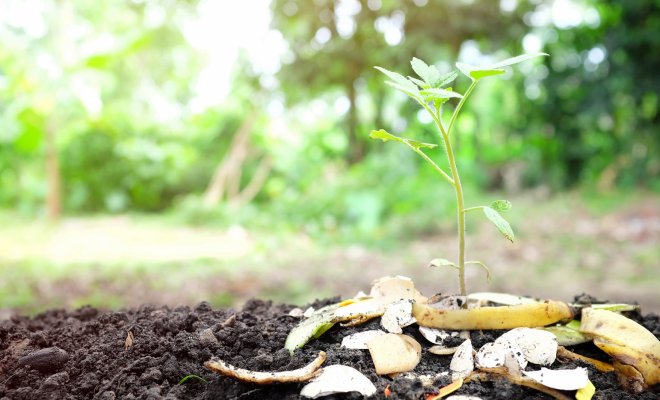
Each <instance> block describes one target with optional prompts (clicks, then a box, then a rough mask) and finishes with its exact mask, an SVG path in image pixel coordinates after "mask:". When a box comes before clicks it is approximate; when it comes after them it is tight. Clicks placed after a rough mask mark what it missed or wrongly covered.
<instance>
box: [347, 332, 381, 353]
mask: <svg viewBox="0 0 660 400" xmlns="http://www.w3.org/2000/svg"><path fill="white" fill-rule="evenodd" d="M384 334H385V332H383V331H381V330H379V329H373V330H370V331H362V332H358V333H354V334H352V335H348V336H344V338H343V339H342V340H341V347H345V348H347V349H354V350H367V349H368V347H367V343H369V342H370V341H372V340H373V339H375V338H377V337H378V336H381V335H384Z"/></svg>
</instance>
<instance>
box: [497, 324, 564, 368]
mask: <svg viewBox="0 0 660 400" xmlns="http://www.w3.org/2000/svg"><path fill="white" fill-rule="evenodd" d="M498 341H499V342H503V341H508V342H510V343H515V344H517V345H518V347H520V349H521V350H522V352H523V355H524V356H525V359H526V360H527V361H529V362H531V363H533V364H539V365H550V364H552V363H553V362H555V358H556V357H557V337H556V336H555V335H554V334H552V333H551V332H547V331H544V330H540V329H532V328H515V329H512V330H510V331H508V332H506V333H505V334H503V335H502V336H500V337H499V338H497V340H496V342H498ZM523 368H524V367H523Z"/></svg>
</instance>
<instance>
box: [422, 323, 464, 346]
mask: <svg viewBox="0 0 660 400" xmlns="http://www.w3.org/2000/svg"><path fill="white" fill-rule="evenodd" d="M419 333H421V334H422V336H424V338H425V339H426V340H428V341H429V342H431V343H433V344H442V342H443V340H445V339H447V338H449V337H450V335H451V334H450V333H449V332H447V331H446V330H443V329H436V328H428V327H426V326H420V327H419ZM454 333H455V332H454Z"/></svg>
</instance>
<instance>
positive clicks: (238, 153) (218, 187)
mask: <svg viewBox="0 0 660 400" xmlns="http://www.w3.org/2000/svg"><path fill="white" fill-rule="evenodd" d="M255 120H256V114H255V113H252V114H250V115H249V116H248V117H247V118H245V120H244V121H243V124H242V125H241V126H240V128H238V131H236V134H235V135H234V139H233V140H232V143H231V145H230V146H229V150H228V151H227V155H226V156H225V157H224V158H223V159H222V160H221V161H220V163H219V164H218V166H217V167H216V169H215V173H214V174H213V178H211V182H210V183H209V185H208V187H207V188H206V191H205V192H204V205H206V206H207V207H211V206H214V205H216V204H218V203H219V202H220V200H221V199H222V198H223V196H224V195H225V190H227V186H229V187H230V190H232V189H231V188H232V187H235V185H236V180H237V179H236V174H237V173H238V174H240V167H241V165H242V164H243V160H244V159H245V156H246V155H247V146H248V143H249V137H250V132H252V128H253V126H254V122H255ZM238 179H239V180H240V175H239V177H238ZM239 184H240V183H239ZM233 190H237V189H233Z"/></svg>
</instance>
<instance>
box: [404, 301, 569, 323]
mask: <svg viewBox="0 0 660 400" xmlns="http://www.w3.org/2000/svg"><path fill="white" fill-rule="evenodd" d="M412 314H413V317H415V318H416V319H417V323H418V324H419V325H420V326H426V327H429V328H439V329H453V330H481V329H513V328H519V327H527V328H537V327H541V326H546V325H550V324H554V323H556V322H559V321H563V320H570V319H572V318H573V316H574V311H573V309H572V308H571V307H570V306H569V305H568V304H567V303H564V302H561V301H553V300H548V301H545V302H542V303H529V304H519V305H513V306H501V307H479V308H471V309H460V310H443V309H437V308H433V307H432V306H429V305H427V304H420V303H415V304H413V311H412Z"/></svg>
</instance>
